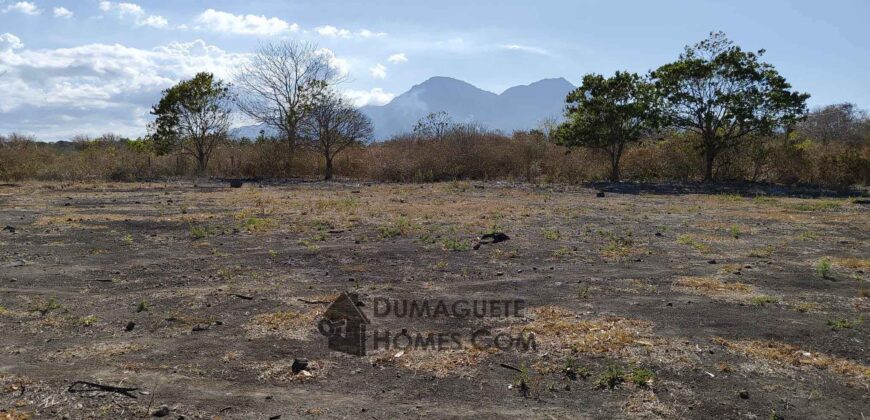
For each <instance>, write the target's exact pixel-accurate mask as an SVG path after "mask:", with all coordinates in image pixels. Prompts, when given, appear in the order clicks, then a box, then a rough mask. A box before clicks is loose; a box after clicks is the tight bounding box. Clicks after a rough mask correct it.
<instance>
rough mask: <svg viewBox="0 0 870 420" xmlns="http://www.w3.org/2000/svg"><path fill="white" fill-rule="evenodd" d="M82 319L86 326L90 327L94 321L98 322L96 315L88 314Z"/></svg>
mask: <svg viewBox="0 0 870 420" xmlns="http://www.w3.org/2000/svg"><path fill="white" fill-rule="evenodd" d="M81 321H82V325H84V326H86V327H90V326H91V325H94V323H96V322H97V317H96V316H94V315H88V316H86V317H84V318H82V319H81Z"/></svg>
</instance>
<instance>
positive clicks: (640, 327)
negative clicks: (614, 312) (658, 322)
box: [511, 306, 651, 354]
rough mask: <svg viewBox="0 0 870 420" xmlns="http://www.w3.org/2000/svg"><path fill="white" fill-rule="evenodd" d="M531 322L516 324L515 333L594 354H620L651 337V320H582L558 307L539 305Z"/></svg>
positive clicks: (541, 343)
mask: <svg viewBox="0 0 870 420" xmlns="http://www.w3.org/2000/svg"><path fill="white" fill-rule="evenodd" d="M530 312H531V316H532V319H531V321H530V322H528V323H525V324H521V325H515V326H513V327H512V328H511V329H512V330H513V332H515V333H522V334H528V333H532V334H534V336H535V343H536V344H537V345H538V347H539V348H540V347H545V348H551V349H553V350H569V351H572V352H579V353H591V354H609V353H612V354H618V353H620V352H621V351H622V350H624V349H625V348H627V347H629V346H633V345H636V344H637V340H638V339H640V338H642V337H645V336H648V335H649V333H650V326H651V325H650V323H649V322H647V321H641V320H634V319H626V318H616V317H613V318H600V319H589V320H584V319H580V317H579V316H578V315H576V314H575V313H573V312H571V311H568V310H566V309H563V308H559V307H556V306H546V307H541V308H536V309H534V310H532V311H530Z"/></svg>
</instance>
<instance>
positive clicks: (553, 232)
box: [541, 228, 562, 241]
mask: <svg viewBox="0 0 870 420" xmlns="http://www.w3.org/2000/svg"><path fill="white" fill-rule="evenodd" d="M541 233H543V234H544V238H547V239H549V240H551V241H558V240H559V238H561V237H562V235H561V234H560V233H559V230H558V229H551V228H544V229H541Z"/></svg>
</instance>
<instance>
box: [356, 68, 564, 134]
mask: <svg viewBox="0 0 870 420" xmlns="http://www.w3.org/2000/svg"><path fill="white" fill-rule="evenodd" d="M572 90H574V85H572V84H571V83H570V82H568V81H567V80H565V79H564V78H561V77H558V78H551V79H543V80H539V81H537V82H534V83H531V84H528V85H523V86H515V87H512V88H510V89H507V90H505V91H504V92H503V93H502V94H501V95H498V94H495V93H492V92H489V91H486V90H483V89H480V88H478V87H476V86H474V85H472V84H470V83H468V82H465V81H462V80H459V79H455V78H452V77H445V76H435V77H430V78H429V79H427V80H426V81H424V82H423V83H420V84H418V85H414V86H413V87H412V88H411V89H410V90H409V91H407V92H405V93H403V94H401V95H399V96H397V97H395V98H394V99H393V100H392V101H390V103H388V104H386V105H383V106H366V107H363V109H362V111H363V112H364V113H366V114H367V115H368V116H369V118H371V119H372V122H373V123H374V125H375V137H376V138H377V139H379V140H383V139H387V138H389V137H391V136H394V135H397V134H401V133H406V132H409V131H410V130H411V129H412V128H413V126H414V124H415V123H416V122H417V121H418V120H419V119H420V118H422V117H424V116H426V114H428V113H430V112H439V111H444V112H447V113H448V114H450V117H451V118H452V119H453V121H455V122H461V123H471V122H473V123H477V124H480V125H482V126H484V127H487V128H489V129H493V130H500V131H503V132H505V133H510V132H512V131H514V130H526V129H531V128H535V127H537V126H538V124H539V123H540V122H541V121H542V120H543V119H545V118H550V117H555V118H559V117H561V116H562V110H563V108H564V105H565V97H566V96H567V95H568V93H569V92H571V91H572Z"/></svg>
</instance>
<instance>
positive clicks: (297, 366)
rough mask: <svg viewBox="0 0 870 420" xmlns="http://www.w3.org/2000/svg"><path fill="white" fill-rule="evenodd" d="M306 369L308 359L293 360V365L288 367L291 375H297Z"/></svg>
mask: <svg viewBox="0 0 870 420" xmlns="http://www.w3.org/2000/svg"><path fill="white" fill-rule="evenodd" d="M306 369H308V359H293V365H292V366H290V370H292V371H293V373H299V372H302V371H303V370H306Z"/></svg>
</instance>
